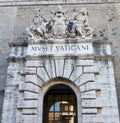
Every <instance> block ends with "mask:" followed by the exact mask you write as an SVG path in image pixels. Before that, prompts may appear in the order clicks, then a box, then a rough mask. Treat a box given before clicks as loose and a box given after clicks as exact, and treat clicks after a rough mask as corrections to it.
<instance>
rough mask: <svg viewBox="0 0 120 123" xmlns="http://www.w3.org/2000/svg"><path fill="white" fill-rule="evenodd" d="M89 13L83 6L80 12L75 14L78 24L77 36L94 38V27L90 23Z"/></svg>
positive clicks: (75, 20) (76, 23) (75, 21)
mask: <svg viewBox="0 0 120 123" xmlns="http://www.w3.org/2000/svg"><path fill="white" fill-rule="evenodd" d="M87 16H88V13H87V11H86V9H85V8H81V10H80V13H79V14H78V15H76V16H75V18H74V23H75V25H76V36H78V37H81V38H83V39H85V38H92V32H93V29H92V28H91V27H90V25H89V23H88V17H87Z"/></svg>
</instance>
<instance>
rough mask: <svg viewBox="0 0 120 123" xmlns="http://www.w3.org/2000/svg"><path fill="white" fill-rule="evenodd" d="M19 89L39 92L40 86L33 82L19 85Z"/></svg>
mask: <svg viewBox="0 0 120 123" xmlns="http://www.w3.org/2000/svg"><path fill="white" fill-rule="evenodd" d="M19 91H30V92H35V93H39V91H40V87H38V86H36V85H34V84H32V83H25V84H20V85H19Z"/></svg>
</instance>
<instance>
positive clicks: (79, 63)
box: [0, 1, 120, 123]
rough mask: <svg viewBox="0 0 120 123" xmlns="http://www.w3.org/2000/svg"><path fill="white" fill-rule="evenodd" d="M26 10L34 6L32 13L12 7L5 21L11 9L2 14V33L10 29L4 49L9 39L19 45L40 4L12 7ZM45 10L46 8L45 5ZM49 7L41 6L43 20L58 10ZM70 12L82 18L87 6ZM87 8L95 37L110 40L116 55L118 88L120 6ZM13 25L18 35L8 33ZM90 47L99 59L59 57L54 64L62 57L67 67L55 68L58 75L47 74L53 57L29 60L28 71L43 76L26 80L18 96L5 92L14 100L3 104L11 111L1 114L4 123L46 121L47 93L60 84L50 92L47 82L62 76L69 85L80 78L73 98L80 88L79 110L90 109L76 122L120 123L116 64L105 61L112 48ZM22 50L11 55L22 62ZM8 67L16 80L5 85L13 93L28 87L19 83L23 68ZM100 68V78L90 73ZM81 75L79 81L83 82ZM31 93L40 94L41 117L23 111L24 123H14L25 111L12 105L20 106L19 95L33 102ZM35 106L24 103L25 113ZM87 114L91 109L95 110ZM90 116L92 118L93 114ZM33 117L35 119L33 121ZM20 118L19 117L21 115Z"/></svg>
mask: <svg viewBox="0 0 120 123" xmlns="http://www.w3.org/2000/svg"><path fill="white" fill-rule="evenodd" d="M44 2H45V1H39V5H41V3H44ZM47 2H48V1H47ZM82 2H83V1H82ZM87 2H90V1H87ZM95 2H97V1H95ZM99 2H101V1H99ZM102 2H105V1H102ZM109 2H110V1H109ZM111 2H113V1H111ZM51 3H52V2H51ZM2 4H5V5H6V6H7V5H9V6H10V5H12V3H11V2H9V3H7V2H6V3H4V2H2ZM22 4H24V5H29V4H30V5H33V6H31V7H29V6H21V7H13V8H9V7H8V10H7V16H6V14H5V18H3V12H4V11H5V9H7V8H4V9H3V8H2V9H3V10H2V9H1V10H2V11H1V13H2V15H0V17H1V20H2V22H1V23H2V25H3V27H4V24H7V25H5V28H3V27H1V30H2V35H1V36H0V38H1V37H2V38H1V41H2V42H1V44H4V43H5V42H4V41H5V40H8V41H10V40H11V38H10V39H8V38H6V39H5V37H13V40H16V41H18V40H24V39H25V38H24V34H22V33H24V29H25V27H27V26H29V25H30V20H31V19H32V17H33V15H32V14H31V13H32V10H33V8H37V7H38V6H37V7H36V6H35V5H38V4H37V2H36V3H34V2H27V3H25V2H19V3H18V2H17V3H15V2H14V5H22ZM45 4H47V3H45ZM45 4H44V5H41V6H40V8H41V9H42V10H43V11H44V12H43V13H41V15H44V14H46V15H48V16H49V14H48V9H49V10H50V9H53V7H54V8H55V6H54V5H48V4H47V5H48V6H47V7H45ZM49 4H50V3H49ZM0 5H1V4H0ZM96 5H97V7H96ZM71 6H72V7H69V5H66V4H65V5H63V8H66V9H68V10H69V11H68V15H71V13H72V12H73V11H74V13H73V14H74V15H76V13H78V11H79V8H81V6H83V5H81V4H74V5H71ZM85 6H86V7H87V10H89V11H90V13H89V15H90V16H89V18H90V19H89V20H90V23H91V24H92V25H93V27H94V28H95V35H94V36H96V37H97V38H100V39H106V38H108V40H112V41H114V42H113V45H112V51H114V53H113V54H114V55H115V56H116V57H115V61H114V63H115V75H116V81H117V82H119V73H120V70H119V59H120V58H119V44H120V42H119V31H120V29H119V26H118V25H119V24H118V20H120V17H119V14H118V13H119V10H120V9H119V6H120V5H119V3H117V4H116V3H114V4H112V3H111V4H95V5H94V4H89V6H88V5H87V4H86V5H85ZM73 8H75V9H74V10H73ZM17 9H18V11H17ZM10 10H11V11H10ZM103 10H104V11H103ZM13 11H14V12H13ZM12 12H13V13H12ZM10 13H12V14H10ZM91 13H92V14H91ZM10 16H11V17H10ZM9 17H10V18H9ZM14 17H16V18H14ZM101 17H102V18H101ZM6 18H7V19H6ZM8 18H9V19H8ZM46 18H48V17H46ZM4 20H5V21H4ZM8 20H9V22H8ZM13 20H14V21H13ZM6 21H7V22H6ZM15 21H16V22H15ZM3 22H4V23H3ZM98 22H100V23H98ZM18 23H19V24H18ZM26 24H27V25H26ZM9 25H10V26H9ZM13 25H15V28H14V32H13V31H10V30H12V29H13ZM106 25H107V27H106ZM8 27H9V29H8ZM4 29H5V31H4ZM4 32H10V33H14V34H13V36H12V34H8V33H4ZM3 42H4V43H3ZM93 42H94V41H93ZM59 43H60V42H59ZM72 43H75V42H74V41H73V42H72ZM53 44H54V43H53ZM98 45H99V46H98ZM2 46H3V47H1V48H0V49H1V50H0V51H1V53H3V55H4V56H5V54H4V51H5V52H8V51H7V48H5V47H6V45H2ZM92 46H94V47H95V48H94V54H93V55H96V56H95V59H94V57H92V58H91V59H89V56H87V55H86V56H85V57H84V58H83V57H68V56H62V55H61V56H62V57H59V56H58V57H57V58H56V57H55V58H54V56H52V59H54V60H58V59H61V61H62V60H64V58H63V57H66V59H65V60H64V65H63V61H62V64H61V66H62V67H61V68H60V66H59V63H57V66H58V67H57V69H54V70H49V69H50V67H51V65H49V66H47V67H45V66H46V65H47V64H49V61H50V60H49V57H41V58H40V57H39V56H38V58H35V57H34V58H30V57H29V58H28V56H27V58H26V60H27V61H26V68H30V69H31V68H33V69H34V70H35V69H36V68H37V67H39V68H37V69H40V70H39V72H38V73H39V76H37V77H33V78H32V77H30V76H28V77H27V76H26V83H25V84H23V86H21V85H20V86H19V91H20V92H18V90H17V91H16V90H14V89H13V90H12V89H11V90H9V91H8V92H7V89H6V94H7V95H8V98H7V99H10V101H9V104H8V103H5V104H4V105H5V107H7V109H9V110H6V109H4V111H5V112H6V113H5V114H3V120H2V123H6V122H8V121H9V123H13V122H18V123H19V122H23V123H28V122H29V123H30V122H31V123H37V122H42V116H43V114H42V107H43V105H42V101H41V100H43V96H44V95H45V93H46V92H47V89H48V90H49V87H52V86H53V85H54V84H58V83H57V82H56V81H54V82H53V83H52V82H51V86H48V85H49V83H47V82H48V81H49V80H50V79H51V80H52V78H54V77H56V76H58V75H60V76H62V77H63V78H67V79H68V80H69V79H71V80H73V81H75V78H76V77H77V78H79V79H78V80H79V81H76V83H72V82H71V85H70V87H71V88H72V89H73V86H72V85H75V86H76V89H74V92H75V93H76V92H78V91H77V87H78V86H80V88H81V90H82V93H83V94H81V97H82V98H83V100H82V106H81V107H85V109H86V108H87V109H86V110H87V111H85V110H83V113H86V114H87V113H88V114H87V115H84V114H83V115H80V113H79V114H78V119H79V120H80V118H81V116H82V118H81V119H83V120H82V121H80V122H83V123H90V122H92V123H110V122H113V123H119V118H118V107H117V100H116V90H115V79H114V70H113V64H112V61H111V60H110V59H111V58H110V57H109V56H107V55H111V48H110V46H109V44H107V43H106V42H104V41H103V43H102V44H100V42H99V43H98V41H97V42H96V43H95V42H94V45H92ZM21 50H22V49H21V48H18V49H17V48H16V50H15V53H16V54H13V55H15V56H17V57H19V56H20V55H21V54H22V52H21ZM24 54H26V53H25V52H24ZM24 54H23V55H24ZM57 55H59V54H57ZM102 56H105V57H104V58H103V57H102ZM25 57H26V55H25ZM98 57H99V59H98ZM2 58H3V56H2ZM45 58H47V60H48V61H47V62H44V61H45ZM107 58H110V59H107ZM38 59H39V60H38ZM75 59H77V60H75ZM34 60H35V62H34ZM54 60H53V61H54ZM95 60H96V61H95ZM2 61H4V60H3V59H2ZM15 62H17V61H15ZM41 62H42V63H41ZM2 63H3V62H1V64H2ZM60 63H61V62H60ZM52 64H54V63H53V62H52ZM96 64H97V65H96ZM2 66H3V67H2V69H4V64H2ZM10 66H11V68H8V73H9V72H10V73H12V75H13V78H11V79H10V78H9V79H8V80H7V83H8V84H9V85H12V86H13V88H17V87H16V84H21V83H24V81H23V80H24V77H23V78H22V80H21V75H20V74H19V72H20V70H18V68H19V67H20V66H19V65H18V66H16V65H15V66H14V65H13V66H12V65H10ZM52 66H54V68H55V64H54V65H52ZM63 66H64V67H63ZM96 66H97V68H98V70H97V72H96V70H93V68H92V67H96ZM12 67H13V68H12ZM23 67H24V66H23ZM76 67H79V70H80V72H79V73H77V72H76V73H77V74H76V73H74V72H75V71H74V69H76ZM63 68H64V70H63V75H62V69H63ZM2 69H1V70H2ZM9 69H10V71H9ZM30 69H29V70H30ZM52 69H53V68H52ZM81 69H83V71H84V72H85V73H86V74H85V73H83V74H81ZM34 70H32V71H30V72H29V73H30V74H33V73H35V71H34ZM55 70H57V71H55ZM58 70H60V73H59V72H58ZM79 70H78V71H79ZM76 71H77V70H76ZM83 71H82V72H83ZM87 72H88V73H87ZM0 73H1V75H3V73H2V72H0ZM50 73H51V74H50ZM98 73H99V74H98ZM79 74H80V75H81V76H79ZM9 75H11V74H9ZM2 77H3V76H1V78H2ZM1 78H0V80H2V81H1V82H5V80H4V77H3V78H2V79H1ZM38 78H39V79H38ZM41 79H42V80H43V81H45V82H46V83H45V84H41V85H39V82H40V83H41V81H40V80H41ZM9 80H10V81H9ZM43 81H42V82H43ZM61 83H62V84H63V82H61ZM65 84H68V82H65ZM118 85H119V84H118ZM39 86H40V87H41V88H40V87H39ZM75 86H74V87H75ZM43 87H45V89H46V91H45V90H44V91H43V90H42V89H43ZM40 90H42V91H40ZM93 90H96V94H95V93H94V92H95V91H94V92H92V93H90V91H93ZM118 90H119V89H118ZM12 91H16V92H18V93H14V92H12ZM29 92H31V94H30V95H29ZM32 93H37V94H39V105H40V106H38V105H37V106H38V107H37V108H38V110H39V112H36V111H32V110H29V111H31V112H29V111H25V110H23V112H24V113H23V114H26V115H22V117H23V118H21V117H20V119H19V120H17V121H16V120H15V118H16V117H17V115H16V112H18V111H19V112H22V111H20V109H17V106H16V105H14V103H13V102H14V101H16V102H17V101H20V100H19V98H18V97H17V95H19V94H22V96H21V97H20V98H22V99H21V100H22V101H23V102H24V101H25V100H24V98H23V97H24V96H23V94H25V99H30V100H31V99H32V98H33V95H34V94H32ZM85 93H86V94H85ZM76 95H78V93H76ZM11 97H12V98H11ZM15 98H18V99H15ZM36 98H37V95H36V94H35V95H34V99H35V100H36ZM77 98H78V97H77ZM5 99H6V97H5ZM23 102H22V103H23ZM33 102H34V101H33ZM33 102H30V103H29V101H26V103H25V104H24V103H23V107H26V106H28V107H29V108H30V107H34V106H35V105H36V103H33ZM77 103H78V109H81V107H80V104H81V101H78V102H77ZM93 107H95V108H97V111H98V112H97V113H96V109H95V110H92V109H91V108H93ZM88 108H90V109H91V110H90V109H88ZM78 112H81V111H80V110H79V111H78ZM90 112H91V114H89V113H90ZM111 112H113V113H111ZM27 113H28V115H27ZM32 113H35V117H34V115H33V114H32ZM37 113H38V114H39V121H37V120H36V117H37ZM9 114H10V115H9ZM93 114H94V115H93ZM19 116H21V113H20V115H19ZM5 117H6V118H5ZM3 121H4V122H3Z"/></svg>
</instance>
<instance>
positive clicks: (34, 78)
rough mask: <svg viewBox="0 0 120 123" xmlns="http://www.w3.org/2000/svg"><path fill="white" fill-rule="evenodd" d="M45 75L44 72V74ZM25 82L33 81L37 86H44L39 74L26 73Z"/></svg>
mask: <svg viewBox="0 0 120 123" xmlns="http://www.w3.org/2000/svg"><path fill="white" fill-rule="evenodd" d="M42 75H44V74H42ZM25 82H26V83H33V84H35V85H37V86H40V87H41V86H42V85H43V81H42V80H41V79H40V78H39V77H38V76H37V75H26V76H25Z"/></svg>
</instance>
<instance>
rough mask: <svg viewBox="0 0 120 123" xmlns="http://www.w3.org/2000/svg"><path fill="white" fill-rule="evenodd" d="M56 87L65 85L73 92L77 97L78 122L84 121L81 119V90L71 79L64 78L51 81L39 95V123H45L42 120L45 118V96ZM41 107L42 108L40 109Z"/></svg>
mask: <svg viewBox="0 0 120 123" xmlns="http://www.w3.org/2000/svg"><path fill="white" fill-rule="evenodd" d="M56 85H65V86H67V87H68V88H69V89H70V90H72V91H73V93H74V94H75V96H76V104H77V121H78V122H81V121H82V119H81V118H82V117H81V95H80V90H79V88H78V87H77V86H76V85H75V84H74V83H73V82H72V81H70V80H69V79H66V78H62V77H57V78H54V79H51V80H49V81H48V82H47V83H46V84H45V85H44V86H43V87H42V88H41V91H40V94H39V106H38V107H39V109H38V114H39V116H38V121H39V122H40V121H41V122H42V123H43V118H40V117H42V116H43V110H44V109H43V104H44V102H43V101H44V98H45V95H46V94H47V92H49V90H50V89H51V88H52V87H54V86H56ZM40 106H41V107H40Z"/></svg>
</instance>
